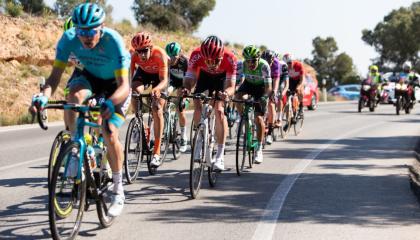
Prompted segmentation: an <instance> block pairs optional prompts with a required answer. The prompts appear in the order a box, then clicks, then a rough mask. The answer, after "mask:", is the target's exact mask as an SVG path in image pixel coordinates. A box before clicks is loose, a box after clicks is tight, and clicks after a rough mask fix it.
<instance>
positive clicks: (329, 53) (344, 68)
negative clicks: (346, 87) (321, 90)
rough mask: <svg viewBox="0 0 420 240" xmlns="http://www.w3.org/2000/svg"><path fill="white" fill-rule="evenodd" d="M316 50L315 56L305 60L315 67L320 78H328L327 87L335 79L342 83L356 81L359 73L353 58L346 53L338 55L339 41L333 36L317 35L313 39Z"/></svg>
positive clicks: (313, 52)
mask: <svg viewBox="0 0 420 240" xmlns="http://www.w3.org/2000/svg"><path fill="white" fill-rule="evenodd" d="M312 45H313V47H314V50H313V51H312V55H313V58H312V59H306V60H305V62H306V63H308V64H309V65H311V66H312V67H314V68H315V70H316V71H317V73H318V79H320V80H322V79H327V80H329V81H327V87H331V86H332V85H333V81H338V82H339V83H340V84H342V83H344V82H348V81H350V82H351V81H354V79H356V78H357V74H356V73H355V70H354V65H353V59H352V58H351V57H350V56H349V55H348V54H346V53H344V52H343V53H340V54H338V55H337V51H338V47H337V42H336V41H335V39H334V38H333V37H327V38H325V39H323V38H321V37H316V38H314V39H313V40H312Z"/></svg>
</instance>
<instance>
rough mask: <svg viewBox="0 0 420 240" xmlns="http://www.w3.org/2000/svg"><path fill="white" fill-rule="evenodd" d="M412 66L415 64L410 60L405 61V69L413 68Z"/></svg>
mask: <svg viewBox="0 0 420 240" xmlns="http://www.w3.org/2000/svg"><path fill="white" fill-rule="evenodd" d="M412 67H413V65H412V64H411V62H410V61H405V63H404V64H403V66H402V68H403V70H411V68H412Z"/></svg>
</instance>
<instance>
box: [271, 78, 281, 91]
mask: <svg viewBox="0 0 420 240" xmlns="http://www.w3.org/2000/svg"><path fill="white" fill-rule="evenodd" d="M279 84H280V76H278V77H276V78H274V79H273V92H275V93H276V92H278V90H279Z"/></svg>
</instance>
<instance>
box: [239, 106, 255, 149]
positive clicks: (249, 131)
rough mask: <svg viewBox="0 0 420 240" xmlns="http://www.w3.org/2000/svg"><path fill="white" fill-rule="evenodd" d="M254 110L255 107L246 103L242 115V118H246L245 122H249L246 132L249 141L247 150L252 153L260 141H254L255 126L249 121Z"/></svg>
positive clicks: (246, 125)
mask: <svg viewBox="0 0 420 240" xmlns="http://www.w3.org/2000/svg"><path fill="white" fill-rule="evenodd" d="M252 110H253V107H252V106H251V105H250V104H247V103H245V109H244V112H243V113H242V117H244V119H245V121H247V122H248V124H245V127H246V129H245V131H246V140H247V148H248V149H247V150H248V151H252V150H254V149H255V148H256V147H257V145H258V141H257V139H253V137H252V128H253V126H254V125H253V124H252V122H251V120H250V119H249V113H251V112H252Z"/></svg>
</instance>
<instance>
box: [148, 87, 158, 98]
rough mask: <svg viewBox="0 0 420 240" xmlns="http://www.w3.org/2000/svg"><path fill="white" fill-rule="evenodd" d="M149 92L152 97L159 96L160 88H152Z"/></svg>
mask: <svg viewBox="0 0 420 240" xmlns="http://www.w3.org/2000/svg"><path fill="white" fill-rule="evenodd" d="M150 94H151V96H152V97H153V98H160V89H158V88H153V89H152V92H151V93H150Z"/></svg>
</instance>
